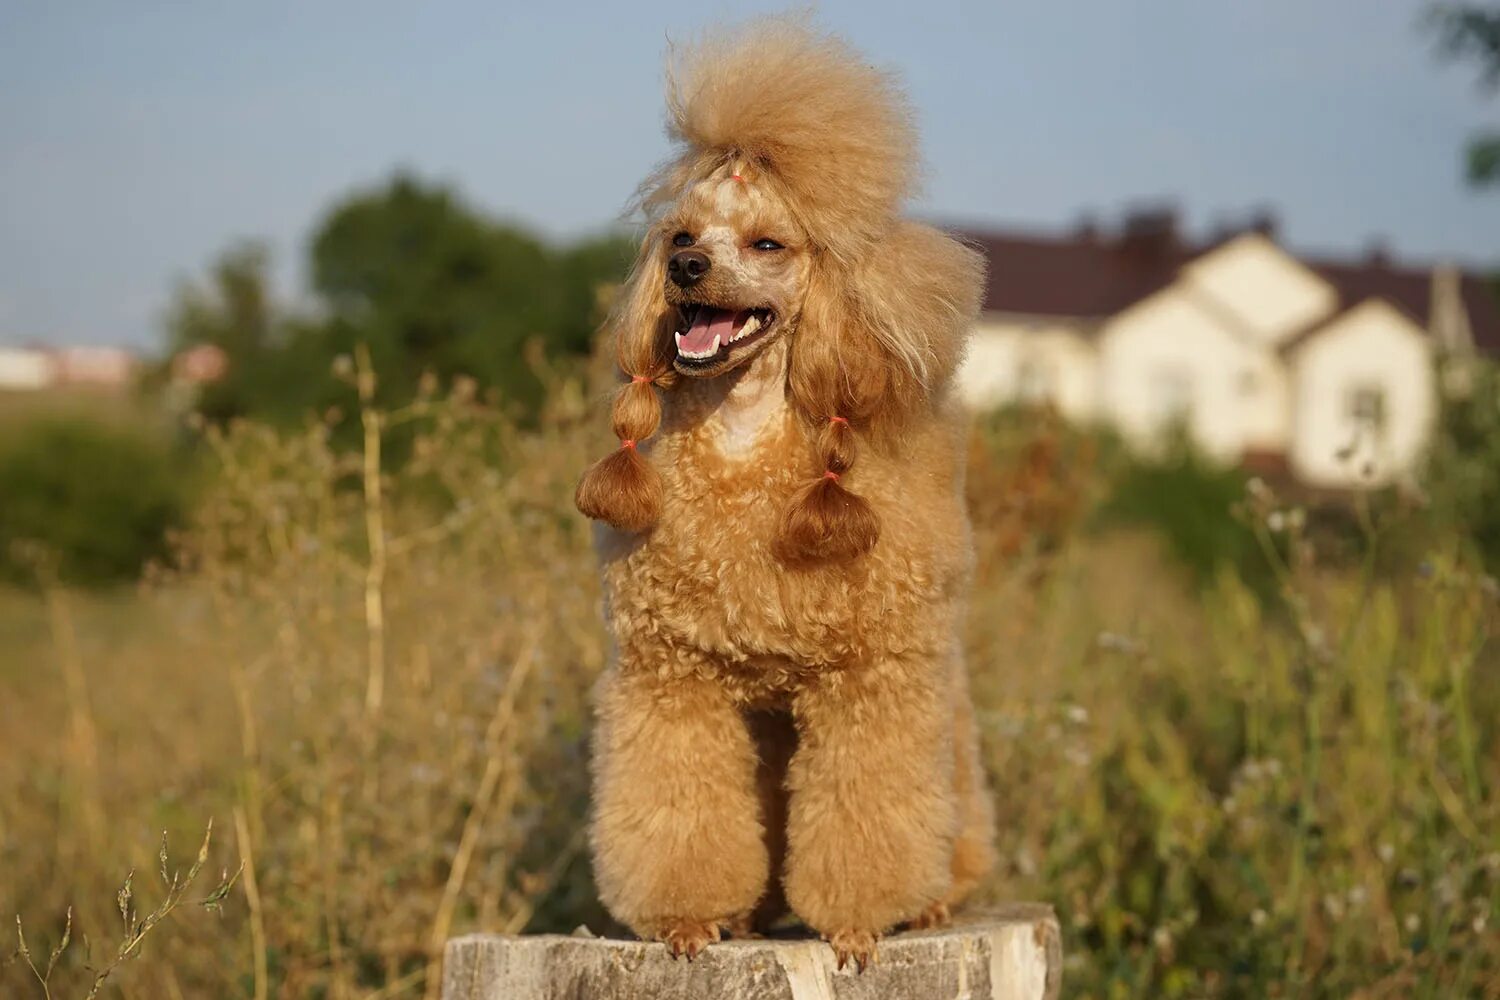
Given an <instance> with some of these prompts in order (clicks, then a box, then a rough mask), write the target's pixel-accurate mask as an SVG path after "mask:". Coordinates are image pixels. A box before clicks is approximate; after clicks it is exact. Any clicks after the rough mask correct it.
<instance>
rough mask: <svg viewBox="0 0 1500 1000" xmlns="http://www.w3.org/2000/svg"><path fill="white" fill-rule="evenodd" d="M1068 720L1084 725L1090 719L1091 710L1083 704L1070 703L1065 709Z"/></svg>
mask: <svg viewBox="0 0 1500 1000" xmlns="http://www.w3.org/2000/svg"><path fill="white" fill-rule="evenodd" d="M1065 711H1066V713H1067V716H1068V721H1069V722H1072V723H1074V724H1076V725H1080V726H1082V725H1084V724H1086V723H1087V722H1088V721H1089V710H1088V709H1086V708H1084V707H1083V706H1082V705H1069V706H1068V707H1067V709H1066V710H1065Z"/></svg>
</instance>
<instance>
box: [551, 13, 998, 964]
mask: <svg viewBox="0 0 1500 1000" xmlns="http://www.w3.org/2000/svg"><path fill="white" fill-rule="evenodd" d="M668 106H669V110H670V116H669V126H668V132H669V135H670V137H671V138H672V139H673V140H674V141H675V142H676V143H677V146H678V150H677V155H676V156H675V158H673V159H671V160H670V161H669V162H667V163H666V164H665V165H663V166H662V167H661V168H660V169H659V170H658V171H657V172H656V173H655V174H654V175H653V176H652V177H651V178H649V179H648V180H647V181H646V182H645V184H644V185H643V186H642V188H641V194H640V199H641V205H642V206H643V208H644V209H645V212H646V215H647V218H648V220H649V221H650V228H649V232H648V233H647V235H646V236H645V238H644V240H643V242H642V243H641V247H640V253H639V257H638V259H637V260H636V263H635V266H634V268H633V270H632V272H631V275H630V277H629V278H628V279H627V281H626V284H625V286H624V287H623V289H622V290H621V292H620V296H619V298H618V300H617V302H616V305H615V307H614V310H613V312H612V314H611V316H610V319H609V321H608V326H607V328H608V330H609V331H610V333H611V334H612V336H613V338H614V341H615V346H616V351H617V356H618V360H619V366H620V369H621V371H622V374H623V380H622V385H621V386H620V388H619V390H618V394H617V395H616V397H615V400H614V403H613V411H612V415H613V423H614V431H615V434H616V435H617V436H618V437H619V439H620V447H619V448H618V449H617V450H615V451H613V452H612V453H611V454H610V455H609V456H608V457H606V458H604V459H603V460H602V461H600V462H598V463H597V464H596V465H594V466H593V467H592V468H591V469H589V470H588V472H587V473H585V475H584V477H583V480H582V482H581V483H580V484H579V487H578V492H577V498H576V499H577V503H578V507H579V509H580V510H582V511H583V513H585V514H587V515H588V516H589V517H592V518H596V519H598V520H599V521H601V522H604V524H603V525H601V528H600V531H599V532H598V537H599V549H600V553H601V561H602V566H603V570H602V572H603V576H604V590H605V608H606V611H605V615H606V620H607V623H608V625H609V627H610V629H611V631H612V633H613V638H614V655H613V658H612V663H611V665H610V667H609V668H608V669H607V670H606V672H605V674H604V675H603V677H602V678H601V680H600V682H599V688H598V691H597V694H596V698H597V709H596V711H597V728H596V733H595V740H594V747H593V763H592V767H593V780H594V795H593V808H592V816H591V828H590V844H591V849H592V854H593V861H594V869H595V874H596V877H597V881H598V885H599V891H600V895H601V898H602V901H603V902H604V904H605V906H606V907H607V908H608V909H609V911H610V912H611V913H612V914H613V915H614V916H615V917H617V918H618V919H619V920H620V921H622V922H623V923H625V924H627V925H628V926H629V927H630V928H632V929H633V930H634V931H636V932H637V933H638V934H640V935H641V936H642V937H646V938H653V939H659V940H661V941H664V942H665V943H666V944H667V945H668V946H669V948H670V949H671V951H672V954H673V955H674V956H677V955H679V954H686V955H687V956H688V957H692V956H694V955H695V954H697V953H698V951H699V950H700V949H702V948H703V947H704V946H706V945H707V944H708V943H709V942H712V941H717V940H719V939H720V937H721V935H723V934H725V933H731V934H744V933H752V932H754V931H755V930H757V929H763V928H764V927H765V926H766V925H767V924H768V923H769V922H771V921H774V920H776V919H778V918H779V917H781V916H783V915H785V911H786V909H787V908H790V910H791V911H792V912H793V913H794V914H795V915H796V916H797V917H799V918H800V919H801V920H802V921H803V922H805V923H806V924H807V925H808V926H809V927H811V928H812V929H813V930H815V931H816V932H818V933H819V934H821V935H822V936H823V937H824V938H826V939H827V940H828V941H829V942H830V944H831V945H832V946H833V948H834V951H835V952H836V955H837V958H838V963H839V966H840V967H842V966H843V965H844V964H845V963H846V962H848V961H850V960H852V961H854V962H855V963H856V964H857V965H858V967H859V968H860V969H863V968H864V967H865V965H866V964H867V963H868V962H870V961H872V960H873V959H874V957H875V951H876V942H877V940H878V939H879V937H880V936H881V934H883V933H885V932H886V931H888V930H890V929H892V928H894V927H896V926H897V925H901V924H915V925H919V926H928V925H932V924H935V923H939V922H941V921H943V920H945V919H946V918H947V915H948V912H949V907H951V906H953V905H954V904H955V903H957V902H958V901H959V900H961V899H962V898H963V897H964V896H965V895H966V894H967V893H968V892H969V891H971V890H972V889H973V888H974V887H975V885H976V884H977V883H978V882H979V881H980V880H981V879H982V878H983V877H984V876H985V874H986V873H987V872H988V871H989V869H990V867H991V866H992V863H993V860H994V848H993V843H992V837H993V826H994V817H993V813H992V806H991V804H990V799H989V795H988V792H987V790H986V787H985V779H984V777H983V774H982V771H981V766H980V762H979V752H978V746H977V736H976V731H975V724H974V719H973V710H972V706H971V702H970V698H969V693H968V684H967V679H966V674H965V670H964V666H963V660H962V654H961V649H960V631H961V626H962V621H963V616H964V604H965V593H966V590H967V588H968V582H969V578H970V576H971V564H972V554H971V543H970V529H969V524H968V520H967V515H966V514H965V510H964V504H963V500H962V479H963V463H964V451H965V448H964V421H963V419H962V416H961V411H960V409H959V407H958V404H957V402H956V401H955V399H954V398H953V392H952V390H951V383H952V380H953V372H954V368H955V366H956V365H957V363H958V362H959V360H960V358H961V356H962V354H963V351H964V346H965V341H966V337H967V333H968V328H969V325H970V323H971V321H972V320H973V318H974V316H975V314H976V312H977V308H978V298H979V289H980V286H981V283H982V279H983V265H982V262H981V259H980V257H979V256H978V255H977V254H976V253H975V252H973V251H972V250H971V249H969V248H967V247H965V246H963V245H961V244H959V243H958V242H956V241H954V240H953V239H951V238H950V237H948V236H946V235H944V234H942V233H940V232H938V231H937V230H935V229H932V228H930V227H928V226H925V225H921V224H918V223H915V222H911V221H907V220H905V219H903V218H901V217H900V216H899V211H900V209H901V205H902V203H903V201H904V199H905V198H906V197H907V196H908V195H909V194H910V193H911V191H912V188H913V186H914V185H915V182H916V180H917V173H918V167H917V161H916V153H915V146H916V136H915V133H914V130H913V127H912V124H911V113H910V110H909V108H908V106H907V104H906V102H905V99H904V98H903V96H902V94H901V93H900V92H899V91H898V89H897V87H896V85H895V83H894V81H893V80H892V78H891V76H889V75H888V74H887V73H885V72H882V71H880V70H878V69H875V68H873V67H871V66H870V65H869V64H868V63H866V62H865V61H863V60H862V59H861V58H860V57H859V56H858V55H857V54H856V53H854V52H853V51H851V50H850V49H849V48H848V47H847V46H846V45H845V44H844V43H843V42H842V41H840V40H839V39H837V38H834V37H829V36H826V35H822V34H820V33H818V32H816V31H814V30H813V29H811V28H809V27H807V26H806V25H804V24H803V23H802V22H800V21H795V20H791V21H788V20H773V21H768V22H760V23H758V24H754V25H752V26H750V27H749V28H747V29H744V30H742V31H741V32H740V33H739V34H738V35H735V36H730V37H725V38H719V39H710V40H707V41H705V42H703V43H701V44H698V45H696V46H693V47H692V48H690V49H689V50H687V51H686V52H674V53H673V54H672V56H671V58H670V59H669V67H668Z"/></svg>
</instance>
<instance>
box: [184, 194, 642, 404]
mask: <svg viewBox="0 0 1500 1000" xmlns="http://www.w3.org/2000/svg"><path fill="white" fill-rule="evenodd" d="M633 253H634V246H633V244H632V243H631V242H630V241H629V240H627V239H625V238H623V237H621V236H618V235H604V236H598V237H594V238H590V239H586V240H583V241H581V242H579V243H577V244H574V245H571V246H567V247H564V248H561V249H555V248H553V247H551V246H548V245H547V244H546V243H544V242H542V241H541V240H539V239H538V238H536V237H535V236H533V235H532V234H530V233H529V232H527V231H525V230H524V229H521V228H520V227H517V226H514V225H508V224H504V223H499V222H496V221H493V220H491V219H489V218H487V217H485V216H484V215H482V214H480V213H478V212H476V211H474V210H473V209H471V208H469V207H468V206H466V205H464V204H463V202H462V201H461V200H460V199H459V198H457V197H456V196H455V195H454V194H453V193H452V192H450V191H448V190H447V189H445V188H443V187H441V186H436V185H427V184H424V183H422V182H421V181H419V180H417V179H414V178H412V177H408V176H404V175H403V176H397V177H396V178H394V179H393V180H392V181H391V182H390V183H388V184H387V185H385V186H384V187H382V188H379V189H376V190H372V191H366V192H361V193H357V194H355V195H353V196H351V197H349V198H348V199H346V200H345V201H343V202H341V203H339V204H338V205H336V206H334V208H333V209H332V211H330V213H329V214H328V215H327V217H325V218H324V220H323V221H322V223H321V224H320V225H319V226H318V227H317V229H316V232H315V234H314V236H313V239H312V242H311V245H310V248H309V256H310V259H309V267H308V273H309V275H310V278H311V284H312V291H313V293H314V304H315V306H316V308H315V309H314V310H312V311H311V312H310V313H309V314H308V315H305V316H290V315H286V314H279V313H278V312H277V311H276V309H275V308H274V305H273V302H272V298H271V296H270V294H269V291H268V281H267V270H268V258H267V255H266V252H265V250H264V248H263V247H260V246H258V245H255V244H244V245H240V246H236V247H233V248H231V249H230V250H229V251H228V252H226V253H225V254H224V255H223V256H222V257H221V258H220V259H219V260H218V261H217V262H216V263H215V264H214V265H213V267H212V269H211V271H210V274H209V277H208V280H207V281H206V282H205V283H204V284H203V285H185V286H184V287H183V288H181V289H180V290H179V292H178V295H177V301H176V303H175V304H174V306H173V308H172V310H171V312H170V314H169V318H168V327H167V335H168V341H169V344H170V346H171V347H172V349H173V350H174V351H175V350H180V349H182V348H185V347H189V346H192V345H195V344H205V343H206V344H214V345H216V346H218V347H221V348H223V349H224V351H225V352H226V354H227V355H228V358H229V374H228V376H227V377H226V378H225V379H224V380H223V381H222V382H219V383H216V384H214V385H211V386H207V387H205V388H204V390H203V391H202V394H201V397H200V399H199V402H198V409H199V411H200V412H201V413H202V414H203V415H204V416H206V417H208V418H210V419H213V420H216V421H223V420H227V419H231V418H233V417H236V416H243V415H248V414H256V415H259V416H264V417H269V418H271V419H273V420H278V421H282V422H285V421H287V420H295V419H298V418H300V417H302V416H303V415H305V414H307V413H308V412H310V411H318V410H322V409H324V408H326V407H328V406H332V405H341V404H346V403H348V402H349V401H350V398H349V392H348V387H347V386H345V385H343V384H342V383H340V382H338V381H337V380H335V379H332V378H330V377H329V372H330V367H331V365H332V362H333V359H334V358H335V357H337V356H339V355H341V354H348V353H349V352H350V351H352V350H353V348H354V346H355V345H356V344H361V343H363V344H366V345H368V346H369V348H370V352H371V355H372V357H373V358H374V360H375V365H376V368H377V370H378V372H379V375H380V394H381V397H382V401H383V402H386V403H392V402H400V401H403V400H405V399H407V398H410V396H411V394H412V392H413V391H414V389H415V386H416V384H417V381H418V379H419V378H420V377H421V376H422V375H423V374H424V373H428V372H431V373H433V374H436V375H438V376H440V377H442V378H451V377H452V376H454V375H458V374H464V375H469V376H472V377H474V378H475V379H476V380H477V381H478V382H479V384H480V385H481V386H483V387H485V388H489V389H493V390H495V391H496V392H497V393H498V395H499V397H500V399H501V400H502V402H504V403H506V404H507V405H510V406H512V407H513V408H515V409H517V410H518V411H519V412H520V413H521V415H523V416H524V415H527V414H529V413H531V412H534V410H535V409H536V407H537V405H538V404H539V403H540V402H541V398H542V394H543V391H544V387H543V386H542V384H541V381H540V379H539V378H538V373H537V372H535V371H533V370H532V368H531V366H530V365H528V364H527V362H526V360H525V357H526V353H525V345H526V343H527V342H528V341H530V340H532V339H535V340H536V341H538V342H539V343H540V345H541V347H542V351H543V355H544V356H545V357H546V358H547V359H548V360H549V361H552V362H561V363H562V364H563V365H564V366H566V365H569V364H574V363H581V362H583V361H584V360H586V359H587V357H588V355H589V353H590V350H591V348H592V345H593V338H594V331H595V330H596V329H597V327H598V324H599V320H600V319H601V316H602V303H603V299H604V296H603V294H602V293H603V290H605V289H607V288H608V287H609V286H610V285H612V284H614V283H616V282H618V281H619V280H620V279H621V278H622V277H623V276H624V273H625V271H626V268H627V267H628V265H629V261H630V259H631V256H632V255H633Z"/></svg>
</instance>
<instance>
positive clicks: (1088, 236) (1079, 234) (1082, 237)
mask: <svg viewBox="0 0 1500 1000" xmlns="http://www.w3.org/2000/svg"><path fill="white" fill-rule="evenodd" d="M1072 235H1073V239H1075V240H1077V241H1078V242H1079V243H1098V242H1099V216H1097V215H1095V214H1094V213H1093V212H1082V213H1080V214H1079V216H1078V219H1077V221H1076V222H1074V223H1073V234H1072Z"/></svg>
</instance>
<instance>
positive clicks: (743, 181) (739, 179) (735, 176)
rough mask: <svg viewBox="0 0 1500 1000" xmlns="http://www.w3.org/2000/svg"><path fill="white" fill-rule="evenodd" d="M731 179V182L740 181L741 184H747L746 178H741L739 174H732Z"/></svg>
mask: <svg viewBox="0 0 1500 1000" xmlns="http://www.w3.org/2000/svg"><path fill="white" fill-rule="evenodd" d="M729 177H730V179H731V180H736V181H739V182H740V183H741V184H744V183H745V178H743V177H741V176H740V175H739V174H730V175H729Z"/></svg>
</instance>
